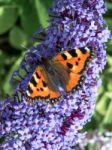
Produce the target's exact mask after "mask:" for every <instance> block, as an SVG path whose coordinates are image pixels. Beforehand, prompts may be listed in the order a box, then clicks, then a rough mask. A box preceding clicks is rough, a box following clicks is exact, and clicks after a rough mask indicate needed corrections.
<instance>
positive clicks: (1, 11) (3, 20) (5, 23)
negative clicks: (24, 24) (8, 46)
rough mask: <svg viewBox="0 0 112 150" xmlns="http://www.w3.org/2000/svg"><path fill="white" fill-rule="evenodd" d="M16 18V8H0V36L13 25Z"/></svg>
mask: <svg viewBox="0 0 112 150" xmlns="http://www.w3.org/2000/svg"><path fill="white" fill-rule="evenodd" d="M17 16H18V11H17V7H16V6H1V7H0V34H3V33H5V32H7V31H8V30H9V29H10V28H11V27H12V26H13V25H14V24H15V22H16V20H17Z"/></svg>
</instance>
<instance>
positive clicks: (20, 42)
mask: <svg viewBox="0 0 112 150" xmlns="http://www.w3.org/2000/svg"><path fill="white" fill-rule="evenodd" d="M9 41H10V44H11V45H12V46H13V47H15V48H17V49H22V46H23V47H26V46H27V44H28V37H27V35H26V34H25V33H24V31H22V30H21V29H20V28H19V27H16V26H15V27H14V28H13V29H12V30H11V31H10V34H9Z"/></svg>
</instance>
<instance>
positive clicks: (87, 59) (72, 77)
mask: <svg viewBox="0 0 112 150" xmlns="http://www.w3.org/2000/svg"><path fill="white" fill-rule="evenodd" d="M49 13H50V14H53V17H51V21H50V25H49V27H48V28H47V30H46V36H45V39H43V41H42V43H41V44H39V45H36V46H33V47H31V48H30V49H29V50H28V53H27V56H26V59H25V61H23V62H22V64H21V65H20V68H21V67H22V68H23V66H26V67H27V70H28V72H27V73H26V75H25V76H24V77H23V79H21V81H20V83H18V85H17V87H16V90H15V93H17V92H18V91H20V90H22V92H23V93H25V94H22V93H21V94H22V96H21V97H20V98H21V102H17V101H16V100H15V98H13V97H12V98H9V99H8V102H6V101H4V103H3V104H0V106H1V107H0V109H1V110H2V114H1V115H0V135H1V136H2V137H5V139H4V142H3V143H1V145H0V149H3V150H14V149H15V150H25V149H30V150H41V149H42V150H51V149H52V150H71V149H72V147H73V146H74V145H76V144H77V143H78V142H79V141H80V140H81V139H83V138H84V137H85V133H83V132H81V129H82V128H83V127H84V125H85V124H86V123H87V122H89V121H90V120H91V117H92V115H93V111H94V108H95V101H96V97H97V95H98V88H99V87H100V85H101V80H100V79H99V74H100V72H102V70H103V69H104V66H105V64H106V52H105V49H106V46H105V42H107V40H108V39H109V38H110V31H109V30H108V27H107V26H106V25H105V24H104V19H103V17H102V14H103V13H105V4H104V2H103V0H91V1H85V0H78V1H77V0H54V3H53V6H52V8H51V9H50V10H49ZM90 47H91V48H90ZM93 52H94V54H95V55H94V57H93ZM37 54H40V55H41V56H44V57H43V59H42V60H39V56H38V55H37ZM62 91H64V93H63V92H62ZM60 97H61V99H60ZM29 100H30V101H34V104H31V105H28V102H29ZM56 100H57V102H56ZM6 103H10V107H9V105H8V106H7V107H3V106H4V105H5V104H6ZM52 103H53V105H52ZM7 137H8V138H7Z"/></svg>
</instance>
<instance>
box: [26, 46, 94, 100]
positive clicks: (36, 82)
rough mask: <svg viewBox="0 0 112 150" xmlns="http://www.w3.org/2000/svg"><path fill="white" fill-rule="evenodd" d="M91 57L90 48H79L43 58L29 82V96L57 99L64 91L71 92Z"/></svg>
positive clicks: (77, 83) (31, 97)
mask: <svg viewBox="0 0 112 150" xmlns="http://www.w3.org/2000/svg"><path fill="white" fill-rule="evenodd" d="M90 57H91V52H90V49H89V48H79V49H73V50H70V51H65V52H63V53H59V54H57V55H56V56H54V57H50V58H42V60H41V61H40V63H39V64H38V66H37V68H36V69H35V71H34V73H33V75H32V78H31V79H30V81H29V83H28V88H27V96H28V97H29V98H30V99H37V100H38V99H41V100H44V101H47V100H48V101H50V102H52V101H54V100H56V101H57V99H58V98H60V97H61V96H62V94H63V93H69V92H71V91H72V90H73V89H74V88H76V87H77V85H79V82H80V81H81V80H82V77H83V73H84V69H85V67H86V65H87V61H88V60H89V58H90Z"/></svg>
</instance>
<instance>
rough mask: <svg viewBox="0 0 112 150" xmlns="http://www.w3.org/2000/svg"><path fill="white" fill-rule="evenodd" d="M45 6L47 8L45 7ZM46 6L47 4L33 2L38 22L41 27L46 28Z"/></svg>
mask: <svg viewBox="0 0 112 150" xmlns="http://www.w3.org/2000/svg"><path fill="white" fill-rule="evenodd" d="M46 6H47V7H46ZM48 6H49V3H48V2H47V3H45V2H43V1H41V0H38V1H37V0H35V7H36V8H37V14H38V17H39V22H40V24H41V26H42V27H47V26H48V19H49V16H48Z"/></svg>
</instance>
